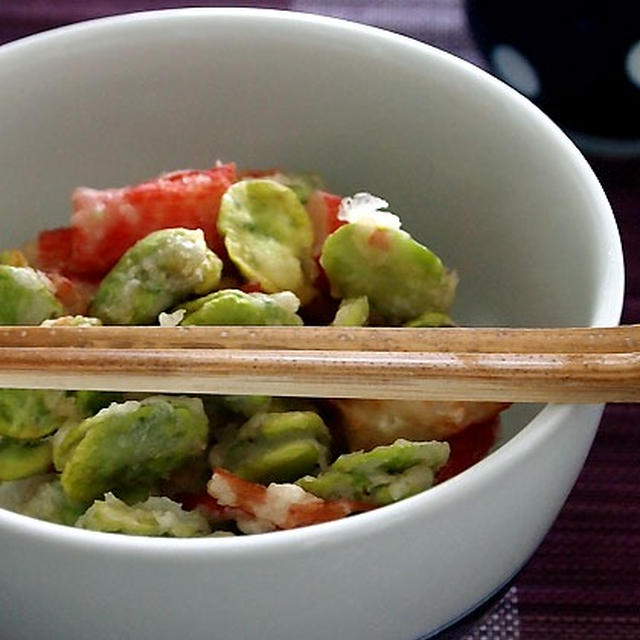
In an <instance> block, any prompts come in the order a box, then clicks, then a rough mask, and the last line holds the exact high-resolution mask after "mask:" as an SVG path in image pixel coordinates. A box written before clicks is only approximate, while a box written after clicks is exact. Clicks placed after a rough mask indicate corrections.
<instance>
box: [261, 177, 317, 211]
mask: <svg viewBox="0 0 640 640" xmlns="http://www.w3.org/2000/svg"><path fill="white" fill-rule="evenodd" d="M268 177H269V178H271V179H272V180H275V181H276V182H279V183H280V184H283V185H285V186H287V187H289V189H291V190H292V191H294V192H295V194H296V195H297V196H298V199H299V200H300V202H302V204H306V203H307V202H308V201H309V198H310V197H311V196H312V194H313V193H314V192H315V191H317V190H318V189H324V182H323V180H322V178H321V177H320V175H318V174H317V173H313V172H309V171H306V172H305V171H303V172H300V173H274V174H273V175H271V176H268Z"/></svg>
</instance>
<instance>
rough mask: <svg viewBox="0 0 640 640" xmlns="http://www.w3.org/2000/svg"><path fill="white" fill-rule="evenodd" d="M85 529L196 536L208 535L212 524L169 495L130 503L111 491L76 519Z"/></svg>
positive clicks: (77, 525)
mask: <svg viewBox="0 0 640 640" xmlns="http://www.w3.org/2000/svg"><path fill="white" fill-rule="evenodd" d="M75 526H76V527H79V528H81V529H91V530H93V531H106V532H110V533H125V534H129V535H134V536H135V535H137V536H166V537H175V538H193V537H197V536H206V535H208V534H209V533H211V528H210V527H209V523H208V522H207V520H206V518H205V517H204V516H203V515H202V514H201V513H199V512H197V511H185V510H183V509H182V508H181V506H180V505H179V504H178V503H177V502H174V501H173V500H170V499H169V498H166V497H151V498H148V499H147V500H146V501H144V502H139V503H137V504H133V505H128V504H126V503H125V502H123V501H122V500H119V499H118V498H116V497H115V496H114V495H113V494H112V493H107V494H106V496H105V498H104V500H96V501H95V502H94V503H93V504H92V505H91V506H90V507H89V508H88V509H87V511H86V512H85V513H84V514H82V515H81V516H80V517H79V518H78V520H77V521H76V523H75Z"/></svg>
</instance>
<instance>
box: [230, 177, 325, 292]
mask: <svg viewBox="0 0 640 640" xmlns="http://www.w3.org/2000/svg"><path fill="white" fill-rule="evenodd" d="M218 230H219V231H220V233H221V234H222V236H223V237H224V243H225V247H226V249H227V252H228V253H229V257H230V258H231V260H232V261H233V262H234V264H235V265H236V267H237V268H238V269H239V270H240V272H241V273H242V274H243V275H244V276H245V278H247V280H248V281H250V282H256V283H258V284H259V285H260V288H261V289H262V290H263V291H265V292H267V293H275V292H277V291H293V293H295V294H296V295H297V296H298V298H300V300H302V302H303V303H304V302H306V301H307V300H308V299H309V298H310V297H311V296H312V293H313V288H312V286H311V279H312V269H313V261H312V245H313V229H312V226H311V220H310V219H309V215H308V213H307V211H306V209H305V208H304V206H303V205H302V203H301V202H300V199H299V198H298V196H297V195H296V193H295V192H294V191H293V190H292V189H290V188H289V187H287V186H285V185H283V184H280V183H279V182H277V181H276V180H269V179H254V180H242V181H240V182H237V183H235V184H234V185H232V186H231V187H229V189H228V190H227V191H226V193H225V194H224V196H223V198H222V202H221V204H220V213H219V216H218Z"/></svg>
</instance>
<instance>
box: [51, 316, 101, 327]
mask: <svg viewBox="0 0 640 640" xmlns="http://www.w3.org/2000/svg"><path fill="white" fill-rule="evenodd" d="M41 324H42V326H43V327H99V326H100V325H102V320H100V319H99V318H92V317H90V316H60V317H59V318H52V319H51V320H44V321H43V322H42V323H41Z"/></svg>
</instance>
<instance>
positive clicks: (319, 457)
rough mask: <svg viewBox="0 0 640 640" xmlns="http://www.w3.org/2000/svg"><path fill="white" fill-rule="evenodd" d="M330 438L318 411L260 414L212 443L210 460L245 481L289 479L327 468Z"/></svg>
mask: <svg viewBox="0 0 640 640" xmlns="http://www.w3.org/2000/svg"><path fill="white" fill-rule="evenodd" d="M330 441H331V435H330V433H329V429H327V427H326V425H325V424H324V422H323V421H322V418H321V417H320V416H319V415H318V414H317V413H314V412H311V411H288V412H283V413H259V414H256V415H255V416H253V417H252V418H250V419H249V420H248V421H247V422H246V423H245V424H244V425H242V427H240V429H239V430H237V431H235V433H233V434H232V435H231V437H230V438H229V439H228V440H227V441H224V440H223V441H222V442H221V443H220V444H218V445H214V447H213V448H212V451H211V455H210V460H211V462H212V463H213V466H221V467H223V468H225V469H228V470H229V471H232V472H233V473H235V474H236V475H238V476H240V477H241V478H244V479H245V480H251V481H253V482H260V483H265V484H266V483H269V482H291V481H293V480H296V479H297V478H300V477H301V476H303V475H305V474H307V473H314V472H317V471H318V470H320V469H324V468H326V466H327V462H328V458H329V444H330Z"/></svg>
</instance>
